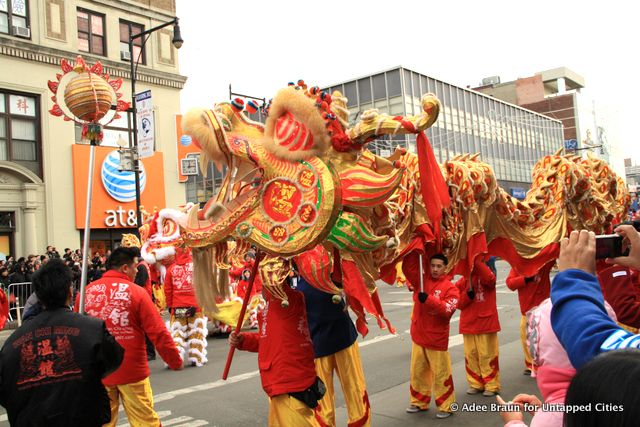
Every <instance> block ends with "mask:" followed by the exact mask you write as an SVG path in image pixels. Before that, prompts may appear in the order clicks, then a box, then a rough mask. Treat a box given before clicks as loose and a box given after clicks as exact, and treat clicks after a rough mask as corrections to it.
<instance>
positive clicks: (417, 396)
mask: <svg viewBox="0 0 640 427" xmlns="http://www.w3.org/2000/svg"><path fill="white" fill-rule="evenodd" d="M432 388H433V392H434V394H435V396H436V406H437V407H438V409H439V410H440V411H444V412H451V404H452V403H453V402H455V401H456V394H455V391H454V389H453V377H452V376H451V357H449V352H448V351H437V350H429V349H428V348H424V347H422V346H421V345H418V344H416V343H413V346H412V347H411V385H410V392H411V404H412V405H415V406H417V407H419V408H421V409H427V408H428V407H429V402H431V389H432Z"/></svg>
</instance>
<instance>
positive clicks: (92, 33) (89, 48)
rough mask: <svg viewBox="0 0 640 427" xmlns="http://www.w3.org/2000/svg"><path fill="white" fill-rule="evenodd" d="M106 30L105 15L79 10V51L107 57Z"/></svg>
mask: <svg viewBox="0 0 640 427" xmlns="http://www.w3.org/2000/svg"><path fill="white" fill-rule="evenodd" d="M0 1H1V0H0ZM104 28H105V25H104V15H103V14H101V13H97V12H92V11H90V10H86V9H78V50H79V51H81V52H89V53H93V54H96V55H102V56H105V52H106V51H107V46H106V40H105V33H104Z"/></svg>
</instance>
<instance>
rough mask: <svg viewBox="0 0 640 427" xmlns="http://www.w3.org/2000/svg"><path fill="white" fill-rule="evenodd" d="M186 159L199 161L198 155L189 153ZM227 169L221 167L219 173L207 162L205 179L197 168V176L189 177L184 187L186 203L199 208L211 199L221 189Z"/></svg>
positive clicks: (211, 163)
mask: <svg viewBox="0 0 640 427" xmlns="http://www.w3.org/2000/svg"><path fill="white" fill-rule="evenodd" d="M187 156H188V157H195V158H197V159H198V160H199V158H200V154H199V153H191V154H188V155H187ZM226 172H227V167H226V166H223V170H222V171H219V170H218V169H216V168H215V166H214V165H213V162H209V165H208V171H207V177H206V178H205V177H204V176H203V175H202V171H201V170H200V168H198V175H191V176H189V179H188V180H187V185H186V186H185V191H186V196H187V197H186V198H187V202H192V203H197V204H198V205H199V206H200V207H201V208H202V207H204V205H205V203H206V202H207V201H208V200H209V199H211V198H212V197H213V196H214V195H215V194H216V193H217V192H218V191H219V189H220V187H222V183H223V182H224V177H225V174H226Z"/></svg>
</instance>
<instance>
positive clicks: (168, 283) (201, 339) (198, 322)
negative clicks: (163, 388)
mask: <svg viewBox="0 0 640 427" xmlns="http://www.w3.org/2000/svg"><path fill="white" fill-rule="evenodd" d="M164 293H165V295H166V298H167V308H168V309H169V311H170V313H171V320H170V321H169V322H170V323H169V328H170V331H171V335H172V336H173V341H174V342H175V343H176V345H177V346H178V350H180V353H181V355H182V358H183V359H186V357H185V355H186V356H187V357H188V358H189V359H188V360H189V362H191V364H193V365H195V366H198V367H201V366H204V364H205V363H207V318H206V317H205V316H204V314H203V313H202V310H201V309H200V307H199V306H198V302H197V301H196V296H195V292H194V289H193V261H192V259H191V251H190V250H188V249H186V250H185V249H182V248H177V250H176V258H175V262H174V263H173V264H171V266H170V267H169V268H168V269H167V275H166V277H165V284H164Z"/></svg>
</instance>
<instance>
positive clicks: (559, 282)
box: [551, 225, 640, 369]
mask: <svg viewBox="0 0 640 427" xmlns="http://www.w3.org/2000/svg"><path fill="white" fill-rule="evenodd" d="M615 232H616V233H617V234H619V235H621V236H622V237H623V238H624V241H625V243H626V244H627V245H630V246H631V251H630V253H629V255H628V256H623V257H617V258H613V259H607V260H606V262H607V263H609V264H617V265H620V266H624V267H630V268H634V269H640V233H638V232H637V231H636V230H635V228H633V226H632V225H621V226H618V227H617V228H616V230H615ZM595 254H596V238H595V234H594V233H593V232H590V231H586V230H581V231H576V230H574V231H572V232H571V234H570V235H569V237H568V238H564V239H562V241H561V242H560V257H559V258H558V269H559V271H560V272H559V273H558V275H557V276H556V277H555V278H554V280H553V285H552V287H551V301H552V302H553V309H552V312H551V323H552V326H553V330H554V332H555V333H556V335H557V337H558V339H559V340H560V342H561V343H562V346H563V347H564V349H565V350H566V352H567V354H568V355H569V359H570V360H571V363H572V364H573V366H574V367H575V368H576V369H579V368H581V367H582V366H583V365H584V364H585V363H587V362H589V361H590V360H591V359H593V358H594V357H595V356H597V355H598V354H600V353H602V352H605V351H609V350H616V349H621V348H639V347H640V335H634V334H632V333H630V332H628V331H626V330H624V329H622V328H621V327H620V326H618V325H617V324H616V323H615V322H614V321H613V320H611V318H610V317H609V316H608V315H607V312H606V309H605V303H604V297H603V295H602V291H601V289H600V285H599V283H598V279H597V277H596V276H595V273H596V258H595ZM578 313H579V315H576V314H578Z"/></svg>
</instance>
